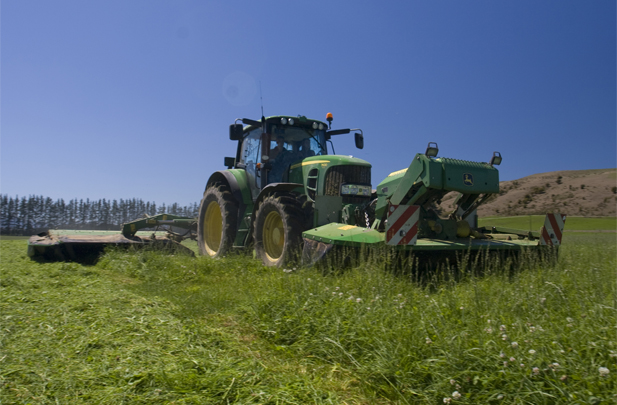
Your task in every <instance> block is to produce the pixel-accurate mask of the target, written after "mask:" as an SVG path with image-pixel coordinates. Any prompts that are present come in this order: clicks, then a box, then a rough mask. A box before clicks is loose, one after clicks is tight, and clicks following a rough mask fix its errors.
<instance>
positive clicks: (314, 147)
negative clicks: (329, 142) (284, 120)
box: [270, 125, 328, 158]
mask: <svg viewBox="0 0 617 405" xmlns="http://www.w3.org/2000/svg"><path fill="white" fill-rule="evenodd" d="M271 135H272V136H271V138H270V139H271V145H270V150H271V151H273V152H274V151H278V152H280V151H281V149H282V148H285V149H286V150H288V151H291V152H295V153H297V154H298V155H299V156H300V158H305V157H308V156H317V155H327V154H328V151H327V149H326V134H325V131H323V130H318V129H309V128H298V127H290V126H283V125H273V126H272V129H271ZM281 141H283V146H279V144H280V143H281ZM275 153H276V152H275Z"/></svg>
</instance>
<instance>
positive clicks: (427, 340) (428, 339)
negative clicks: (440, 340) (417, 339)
mask: <svg viewBox="0 0 617 405" xmlns="http://www.w3.org/2000/svg"><path fill="white" fill-rule="evenodd" d="M425 340H426V344H427V345H430V344H431V343H433V341H432V340H431V338H425Z"/></svg>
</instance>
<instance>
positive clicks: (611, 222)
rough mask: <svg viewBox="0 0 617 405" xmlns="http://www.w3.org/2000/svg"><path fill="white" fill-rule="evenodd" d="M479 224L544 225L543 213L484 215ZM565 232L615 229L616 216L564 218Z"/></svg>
mask: <svg viewBox="0 0 617 405" xmlns="http://www.w3.org/2000/svg"><path fill="white" fill-rule="evenodd" d="M478 225H479V226H502V227H505V228H514V229H523V230H526V231H529V230H531V231H537V230H540V228H541V227H542V226H543V225H544V215H525V216H516V217H486V218H479V219H478ZM564 230H565V232H568V231H616V230H617V218H616V217H598V218H590V217H574V216H571V217H570V216H569V217H567V218H566V223H565V228H564Z"/></svg>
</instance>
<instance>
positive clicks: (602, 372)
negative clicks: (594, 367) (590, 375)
mask: <svg viewBox="0 0 617 405" xmlns="http://www.w3.org/2000/svg"><path fill="white" fill-rule="evenodd" d="M598 371H599V372H600V377H606V376H607V375H608V373H610V372H611V371H610V370H609V369H608V368H606V367H600V368H599V369H598Z"/></svg>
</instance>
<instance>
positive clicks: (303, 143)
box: [197, 113, 372, 267]
mask: <svg viewBox="0 0 617 405" xmlns="http://www.w3.org/2000/svg"><path fill="white" fill-rule="evenodd" d="M332 119H333V117H332V114H331V113H328V114H327V116H326V120H327V121H328V123H327V124H326V123H325V122H323V121H319V120H314V119H309V118H306V117H305V116H297V117H292V116H272V117H267V118H266V117H262V118H261V120H259V121H256V120H251V119H247V118H243V119H237V120H236V121H235V123H234V124H232V125H231V126H230V129H229V138H230V139H231V140H232V141H237V143H238V146H237V150H236V156H235V157H226V158H225V159H224V163H225V166H227V170H221V171H217V172H215V173H213V174H212V175H211V176H210V178H209V179H208V181H207V183H206V188H205V191H204V194H203V199H202V201H201V205H200V208H199V218H198V221H197V240H198V245H199V252H200V253H201V254H202V255H208V256H210V257H222V256H224V255H226V254H228V253H229V252H230V251H231V250H232V249H234V248H246V247H254V250H255V254H256V256H257V257H258V258H259V259H261V260H262V261H263V263H264V264H265V265H267V266H279V267H281V266H284V265H286V264H288V263H291V262H296V261H299V259H300V255H301V253H302V232H303V231H305V230H307V229H310V228H315V227H318V226H321V225H325V224H328V223H332V222H341V221H345V223H354V224H355V223H360V222H361V223H364V221H365V212H366V210H367V208H368V207H369V204H370V202H371V194H372V193H371V191H372V190H371V165H370V164H369V163H368V162H366V161H364V160H362V159H358V158H354V157H351V156H342V155H335V154H332V155H330V154H329V148H328V146H329V145H328V144H330V149H331V150H332V151H333V152H334V146H333V144H332V137H333V136H335V135H343V134H349V133H351V132H352V131H354V136H355V144H356V147H357V148H358V149H362V148H363V146H364V136H363V133H362V130H361V129H358V128H356V129H336V130H332V129H331V124H332Z"/></svg>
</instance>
